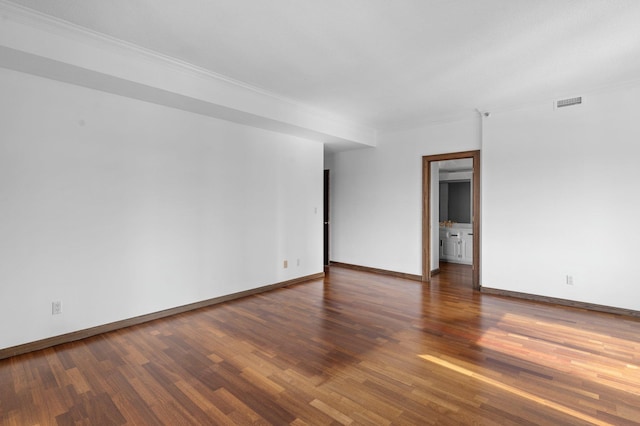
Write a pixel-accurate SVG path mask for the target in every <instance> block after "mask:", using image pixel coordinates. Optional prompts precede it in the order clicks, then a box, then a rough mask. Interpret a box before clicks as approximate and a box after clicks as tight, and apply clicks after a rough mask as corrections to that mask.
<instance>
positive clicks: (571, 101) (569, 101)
mask: <svg viewBox="0 0 640 426" xmlns="http://www.w3.org/2000/svg"><path fill="white" fill-rule="evenodd" d="M581 103H582V96H579V97H577V98H570V99H562V100H559V101H558V102H556V108H563V107H568V106H572V105H580V104H581Z"/></svg>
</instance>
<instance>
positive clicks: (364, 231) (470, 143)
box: [330, 117, 480, 275]
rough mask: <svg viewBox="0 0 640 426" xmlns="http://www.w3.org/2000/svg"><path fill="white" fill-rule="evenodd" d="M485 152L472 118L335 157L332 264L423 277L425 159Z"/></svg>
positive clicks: (387, 136) (396, 135)
mask: <svg viewBox="0 0 640 426" xmlns="http://www.w3.org/2000/svg"><path fill="white" fill-rule="evenodd" d="M479 148H480V123H479V118H475V117H471V118H469V119H466V120H461V121H456V122H449V123H438V124H432V125H429V126H425V127H422V128H417V129H411V130H405V131H397V132H389V133H382V134H380V135H379V140H378V147H377V148H375V149H359V150H353V151H346V152H339V153H336V154H334V155H333V156H332V159H331V182H332V184H331V213H330V214H331V260H332V261H336V262H343V263H351V264H356V265H362V266H368V267H373V268H380V269H386V270H391V271H396V272H402V273H408V274H414V275H422V255H421V252H422V156H424V155H435V154H443V153H449V152H459V151H468V150H476V149H479ZM435 232H436V233H437V232H438V231H437V229H436V230H435Z"/></svg>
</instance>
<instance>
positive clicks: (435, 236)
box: [422, 151, 480, 290]
mask: <svg viewBox="0 0 640 426" xmlns="http://www.w3.org/2000/svg"><path fill="white" fill-rule="evenodd" d="M467 158H468V159H470V160H471V163H472V166H473V167H472V171H471V179H470V192H471V201H470V202H471V213H470V216H471V221H470V222H471V223H470V226H469V229H467V230H464V229H465V228H463V227H458V231H456V232H458V234H457V235H462V234H463V233H464V234H465V235H467V234H468V236H472V239H469V241H467V242H466V243H464V242H463V241H462V240H461V241H460V242H459V244H460V250H464V249H463V247H464V246H465V244H469V246H470V247H467V251H471V250H472V253H471V254H470V255H469V258H470V259H471V282H472V284H471V285H472V287H473V288H474V289H476V290H480V151H465V152H455V153H449V154H440V155H429V156H425V157H423V158H422V184H423V190H422V198H423V209H422V281H423V282H429V281H430V280H431V276H432V274H433V273H434V272H436V270H437V267H436V268H434V263H435V261H434V259H439V255H440V249H439V247H440V226H439V223H440V205H439V190H438V189H434V185H439V178H438V174H436V173H438V169H437V167H434V165H437V164H440V163H439V162H444V161H452V160H461V159H467ZM436 195H438V198H436V197H435V196H436ZM452 229H453V228H452ZM460 230H463V231H460ZM469 248H471V250H469ZM436 256H437V257H436Z"/></svg>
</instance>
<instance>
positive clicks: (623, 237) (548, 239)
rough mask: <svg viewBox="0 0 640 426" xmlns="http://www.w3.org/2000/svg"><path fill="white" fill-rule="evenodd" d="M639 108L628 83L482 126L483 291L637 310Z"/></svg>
mask: <svg viewBox="0 0 640 426" xmlns="http://www.w3.org/2000/svg"><path fill="white" fill-rule="evenodd" d="M639 111H640V86H637V85H636V86H629V87H624V88H619V89H616V90H609V91H607V92H599V93H592V94H586V95H585V96H584V104H583V105H580V106H573V107H567V108H561V109H557V110H555V109H554V108H553V103H552V101H550V102H549V103H546V104H541V105H533V106H530V107H527V108H523V109H521V110H513V111H506V112H493V113H492V114H491V116H490V117H489V118H485V119H484V137H483V146H482V157H481V158H482V205H483V209H482V256H483V260H482V284H483V285H484V286H487V287H492V288H499V289H506V290H511V291H519V292H524V293H531V294H536V295H544V296H551V297H559V298H564V299H571V300H577V301H582V302H589V303H596V304H602V305H607V306H614V307H620V308H628V309H635V310H640V285H639V283H640V261H639V259H638V256H639V255H640V250H639V247H640V246H639V245H638V242H639V241H640V227H639V226H638V225H637V224H636V223H635V220H636V219H638V218H640V196H639V194H640V192H639V184H640V166H639V165H638V161H639V158H640V143H639V141H640V121H639V120H638V118H639V115H638V112H639ZM566 275H572V276H573V279H574V285H573V286H569V285H566V284H565V281H566Z"/></svg>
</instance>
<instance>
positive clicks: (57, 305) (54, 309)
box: [51, 300, 62, 315]
mask: <svg viewBox="0 0 640 426" xmlns="http://www.w3.org/2000/svg"><path fill="white" fill-rule="evenodd" d="M61 313H62V302H61V301H59V300H56V301H55V302H51V315H60V314H61Z"/></svg>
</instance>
